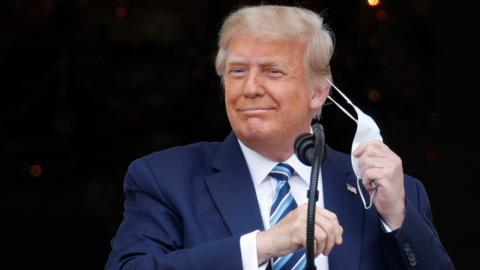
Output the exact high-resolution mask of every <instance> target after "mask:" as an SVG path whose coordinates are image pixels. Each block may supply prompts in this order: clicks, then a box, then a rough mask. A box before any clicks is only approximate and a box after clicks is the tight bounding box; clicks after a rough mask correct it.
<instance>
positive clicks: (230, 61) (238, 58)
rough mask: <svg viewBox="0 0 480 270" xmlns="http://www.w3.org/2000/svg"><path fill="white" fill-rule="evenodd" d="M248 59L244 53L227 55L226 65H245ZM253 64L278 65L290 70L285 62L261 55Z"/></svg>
mask: <svg viewBox="0 0 480 270" xmlns="http://www.w3.org/2000/svg"><path fill="white" fill-rule="evenodd" d="M249 63H250V61H249V59H248V57H246V56H244V55H231V56H227V63H226V64H227V65H245V64H249ZM255 64H258V65H260V66H271V67H280V68H285V69H288V70H292V68H291V67H289V66H288V65H287V64H285V63H283V62H278V61H275V60H273V59H272V58H271V57H263V58H260V60H258V61H255Z"/></svg>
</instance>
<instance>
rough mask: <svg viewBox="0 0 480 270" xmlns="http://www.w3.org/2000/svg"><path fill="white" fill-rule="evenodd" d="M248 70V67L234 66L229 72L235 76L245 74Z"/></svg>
mask: <svg viewBox="0 0 480 270" xmlns="http://www.w3.org/2000/svg"><path fill="white" fill-rule="evenodd" d="M246 72H247V69H246V68H243V67H232V68H230V70H229V71H228V74H230V75H232V76H233V77H242V76H244V75H245V73H246Z"/></svg>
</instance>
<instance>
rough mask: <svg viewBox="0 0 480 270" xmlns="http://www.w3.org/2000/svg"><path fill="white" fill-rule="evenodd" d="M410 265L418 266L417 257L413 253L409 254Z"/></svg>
mask: <svg viewBox="0 0 480 270" xmlns="http://www.w3.org/2000/svg"><path fill="white" fill-rule="evenodd" d="M408 263H409V264H410V265H411V266H415V265H417V257H416V256H415V254H414V253H413V252H411V253H409V254H408Z"/></svg>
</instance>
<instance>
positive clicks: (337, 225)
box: [317, 208, 343, 244]
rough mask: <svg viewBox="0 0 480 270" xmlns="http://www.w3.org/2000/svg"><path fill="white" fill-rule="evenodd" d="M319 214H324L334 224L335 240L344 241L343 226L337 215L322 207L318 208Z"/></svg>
mask: <svg viewBox="0 0 480 270" xmlns="http://www.w3.org/2000/svg"><path fill="white" fill-rule="evenodd" d="M317 212H318V215H322V216H324V217H325V218H327V219H328V220H330V222H331V223H332V224H333V228H334V234H335V242H336V243H340V244H341V243H342V241H343V236H342V235H343V228H342V226H340V222H339V221H338V218H337V215H336V214H335V213H333V212H330V211H328V210H327V209H324V208H320V209H318V211H317Z"/></svg>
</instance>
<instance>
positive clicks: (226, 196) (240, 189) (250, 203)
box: [206, 133, 263, 235]
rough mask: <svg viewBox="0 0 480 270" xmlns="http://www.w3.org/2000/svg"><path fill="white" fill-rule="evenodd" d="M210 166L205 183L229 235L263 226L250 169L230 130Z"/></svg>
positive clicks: (243, 232)
mask: <svg viewBox="0 0 480 270" xmlns="http://www.w3.org/2000/svg"><path fill="white" fill-rule="evenodd" d="M212 168H213V170H214V171H215V173H213V174H212V175H210V176H208V177H207V179H206V183H207V187H208V189H209V191H210V194H211V196H212V197H213V200H214V201H215V204H216V205H217V207H218V209H219V211H220V213H221V215H222V216H223V218H224V220H225V222H226V223H227V226H228V228H229V229H230V232H231V233H232V235H241V234H245V233H248V232H251V231H254V230H257V229H261V228H263V222H262V217H261V214H260V209H259V206H258V200H257V196H256V193H255V187H254V186H253V181H252V178H251V176H250V171H249V170H248V166H247V163H246V161H245V158H244V156H243V153H242V151H241V149H240V146H239V145H238V141H237V138H236V137H235V136H234V135H233V134H232V133H231V134H230V135H229V136H228V137H227V138H226V139H225V141H224V142H223V143H222V144H221V146H220V147H219V150H218V152H217V154H216V157H215V160H214V162H213V164H212Z"/></svg>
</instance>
